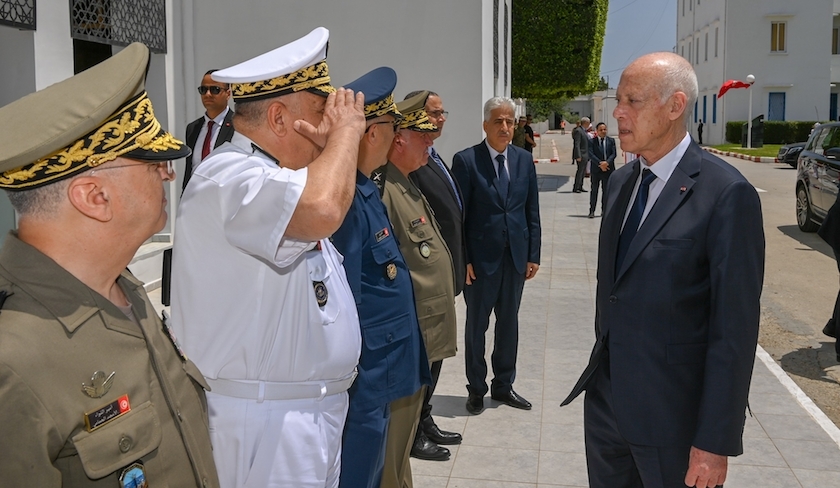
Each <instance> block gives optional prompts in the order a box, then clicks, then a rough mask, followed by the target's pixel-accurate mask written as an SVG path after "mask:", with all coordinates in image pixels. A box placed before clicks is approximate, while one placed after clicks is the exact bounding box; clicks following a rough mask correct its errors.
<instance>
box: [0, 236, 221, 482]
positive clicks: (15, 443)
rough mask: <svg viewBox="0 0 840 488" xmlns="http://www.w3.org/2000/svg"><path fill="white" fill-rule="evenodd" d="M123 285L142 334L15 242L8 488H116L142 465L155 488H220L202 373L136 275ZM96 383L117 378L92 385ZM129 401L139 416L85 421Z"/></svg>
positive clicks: (3, 341)
mask: <svg viewBox="0 0 840 488" xmlns="http://www.w3.org/2000/svg"><path fill="white" fill-rule="evenodd" d="M118 283H119V285H120V286H121V287H122V290H123V292H124V293H125V295H126V297H127V298H128V300H129V302H130V303H131V305H132V311H133V314H134V316H135V318H136V319H137V321H138V322H139V324H140V325H139V326H138V325H137V323H135V322H134V321H132V320H130V319H129V318H127V317H126V315H125V314H124V313H123V312H122V311H120V309H119V308H117V307H116V306H115V305H114V304H113V303H111V302H110V301H108V300H107V299H105V298H104V297H102V296H101V295H99V294H98V293H96V292H94V291H93V290H91V289H90V288H88V287H87V286H85V285H84V284H83V283H82V282H80V281H79V280H78V279H76V278H75V277H74V276H72V275H71V274H70V273H69V272H67V271H66V270H65V269H63V268H61V267H60V266H58V265H57V264H56V263H55V262H54V261H52V260H51V259H50V258H48V257H47V256H45V255H43V254H41V253H40V252H39V251H37V250H36V249H35V248H33V247H31V246H29V245H28V244H25V243H23V242H22V241H20V240H18V238H17V237H16V236H15V235H14V234H9V235H8V236H7V237H6V240H5V243H4V245H3V247H2V249H0V291H4V292H6V293H7V294H9V295H8V297H7V298H6V300H5V302H4V303H3V305H2V309H0V453H2V455H0V477H1V478H2V484H3V486H10V487H11V486H15V487H17V486H33V487H35V486H37V487H39V488H42V487H50V486H55V487H58V486H62V487H99V486H102V487H109V488H116V487H119V486H120V482H119V480H118V478H119V476H120V474H121V473H122V472H123V470H124V469H125V468H126V467H128V466H130V465H132V464H133V463H135V462H137V461H140V462H142V464H143V468H142V469H143V470H144V471H145V478H146V482H147V483H148V485H149V486H151V487H154V488H160V487H179V488H180V487H190V486H196V487H208V486H209V487H216V486H219V482H218V478H217V476H216V470H215V465H214V464H213V454H212V450H211V448H210V438H209V434H208V431H207V410H206V406H205V405H206V403H205V399H204V389H203V385H204V380H203V378H202V376H201V373H200V372H199V371H198V369H197V368H196V367H195V365H194V364H193V363H192V362H191V361H188V360H184V359H182V357H181V356H180V355H179V353H178V352H177V350H176V348H175V346H174V344H173V341H171V340H170V338H169V337H167V334H166V332H165V330H164V327H163V325H162V323H161V321H160V319H159V318H158V317H157V315H156V313H155V310H154V308H153V307H152V305H151V303H149V300H148V297H147V296H146V294H145V291H144V289H143V285H142V283H140V282H139V281H137V280H136V279H135V278H134V277H133V276H132V275H131V274H130V273H129V272H128V271H125V272H123V273H122V275H121V276H120V278H119V279H118ZM97 371H101V372H104V374H105V376H106V377H107V376H110V375H111V373H112V372H113V373H114V375H113V378H112V379H111V381H110V382H105V383H104V384H103V383H102V381H99V382H98V383H97V382H93V381H92V376H93V375H94V373H95V372H97ZM83 384H85V385H86V386H88V387H90V390H91V391H90V392H89V393H86V392H85V391H84V389H83ZM100 394H101V396H99V395H100ZM124 395H125V396H127V400H128V403H129V404H130V410H128V411H127V412H126V413H123V414H122V415H120V416H118V417H116V418H114V419H113V420H110V421H109V422H107V423H105V424H103V425H101V426H99V427H97V428H95V429H93V430H92V431H89V430H88V429H87V427H86V424H85V416H86V414H91V413H92V412H97V411H100V412H101V411H102V409H103V407H106V406H107V405H108V404H110V403H112V402H116V401H117V400H118V399H120V398H121V397H123V396H124ZM94 396H99V397H98V398H94ZM123 407H124V405H123ZM89 418H93V419H95V418H96V417H95V415H89ZM135 473H136V471H135Z"/></svg>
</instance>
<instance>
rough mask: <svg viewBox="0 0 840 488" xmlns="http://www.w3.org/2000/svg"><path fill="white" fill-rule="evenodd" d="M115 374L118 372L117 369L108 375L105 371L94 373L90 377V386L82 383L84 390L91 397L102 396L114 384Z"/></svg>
mask: <svg viewBox="0 0 840 488" xmlns="http://www.w3.org/2000/svg"><path fill="white" fill-rule="evenodd" d="M115 374H117V373H116V371H114V372H112V373H111V374H110V375H109V376H108V377H106V376H105V372H104V371H97V372H95V373H93V376H91V378H90V386H88V385H86V384H84V383H82V391H83V392H84V393H85V394H86V395H87V396H89V397H91V398H99V397H101V396H102V395H104V394H106V393H108V390H110V389H111V385H112V384H114V375H115Z"/></svg>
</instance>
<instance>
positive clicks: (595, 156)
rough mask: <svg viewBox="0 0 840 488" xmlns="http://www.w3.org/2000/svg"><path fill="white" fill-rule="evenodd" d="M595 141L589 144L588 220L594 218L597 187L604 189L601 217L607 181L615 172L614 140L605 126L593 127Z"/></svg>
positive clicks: (601, 124) (600, 123)
mask: <svg viewBox="0 0 840 488" xmlns="http://www.w3.org/2000/svg"><path fill="white" fill-rule="evenodd" d="M595 133H596V135H595V139H593V140H591V141H590V144H589V160H590V161H591V162H592V164H593V166H592V173H591V175H590V177H589V183H590V185H591V186H590V190H592V191H591V193H590V194H589V218H590V219H592V218H595V206H596V205H597V204H598V187H599V186H600V187H602V188H603V189H604V196H603V197H601V215H604V209H605V208H606V204H607V199H606V196H607V181H608V180H609V179H610V175H611V174H612V172H613V171H615V156H616V152H615V140H614V139H613V138H612V137H610V136H608V135H607V124H605V123H603V122H598V125H596V126H595Z"/></svg>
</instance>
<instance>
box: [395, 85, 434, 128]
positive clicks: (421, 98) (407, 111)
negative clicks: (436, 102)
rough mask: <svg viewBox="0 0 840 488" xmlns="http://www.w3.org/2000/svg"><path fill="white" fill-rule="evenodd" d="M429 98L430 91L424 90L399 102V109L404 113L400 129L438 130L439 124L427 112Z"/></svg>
mask: <svg viewBox="0 0 840 488" xmlns="http://www.w3.org/2000/svg"><path fill="white" fill-rule="evenodd" d="M427 98H429V91H428V90H423V91H421V92H420V93H418V94H417V95H414V96H413V97H411V98H409V99H407V100H403V101H402V102H397V110H399V111H400V113H401V114H402V115H403V118H402V120H401V121H400V129H408V130H413V131H417V132H436V131H437V130H438V128H437V126H436V125H435V124H433V123H432V122H431V121H430V120H429V115H428V114H427V113H426V109H425V108H424V107H425V106H426V99H427Z"/></svg>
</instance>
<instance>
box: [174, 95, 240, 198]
mask: <svg viewBox="0 0 840 488" xmlns="http://www.w3.org/2000/svg"><path fill="white" fill-rule="evenodd" d="M203 125H204V117H200V118H198V119H196V120H193V121H192V122H190V123H189V124H188V125H187V134H186V141H184V142H186V143H187V145H188V146H190V149H192V152H193V154H195V144H196V142H198V134H199V133H200V132H201V127H202V126H203ZM233 132H234V130H233V109H230V110H228V113H227V115H225V121H224V123H222V126H221V127H219V136H218V137H217V138H216V144H215V145H214V146H213V148H214V149H215V148H217V147H219V146H221V145H222V144H224V143H226V142H229V141H230V139H231V138H232V137H233ZM198 150H199V151H200V150H201V148H198ZM192 173H193V167H192V156H189V157H187V166H186V167H185V168H184V182H183V184H182V185H181V191H184V189H185V188H186V187H187V183H188V182H189V181H190V177H191V176H192Z"/></svg>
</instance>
